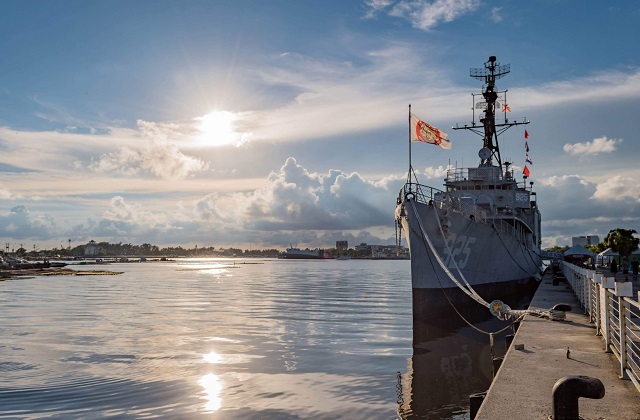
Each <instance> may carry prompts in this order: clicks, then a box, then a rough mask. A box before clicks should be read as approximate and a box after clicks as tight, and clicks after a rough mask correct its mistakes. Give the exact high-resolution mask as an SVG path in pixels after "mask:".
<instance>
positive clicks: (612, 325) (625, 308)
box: [562, 262, 640, 393]
mask: <svg viewBox="0 0 640 420" xmlns="http://www.w3.org/2000/svg"><path fill="white" fill-rule="evenodd" d="M562 272H563V274H564V276H565V277H566V278H567V281H568V282H569V284H570V285H571V288H572V289H573V292H574V294H575V295H576V297H577V298H578V301H579V302H580V306H581V308H582V309H583V310H584V313H585V314H586V315H587V316H588V317H589V320H590V322H592V323H593V324H595V326H596V331H597V335H598V336H601V337H602V340H603V342H604V351H605V352H607V353H613V354H614V355H615V357H616V358H617V359H618V362H619V368H620V372H619V373H620V378H622V379H628V380H631V381H632V382H633V384H634V385H635V388H636V390H637V391H638V392H639V393H640V293H639V294H638V295H637V296H634V295H633V283H632V282H631V281H621V280H625V278H624V277H622V278H621V277H620V276H625V275H624V274H619V275H618V277H617V278H616V277H615V276H614V275H612V274H610V273H602V272H598V271H596V270H590V269H587V268H583V267H579V266H577V265H574V264H570V263H568V262H563V267H562Z"/></svg>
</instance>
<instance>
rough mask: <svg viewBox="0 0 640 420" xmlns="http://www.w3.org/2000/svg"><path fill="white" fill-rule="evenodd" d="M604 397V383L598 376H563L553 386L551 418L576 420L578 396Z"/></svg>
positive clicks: (577, 415)
mask: <svg viewBox="0 0 640 420" xmlns="http://www.w3.org/2000/svg"><path fill="white" fill-rule="evenodd" d="M581 397H582V398H593V399H600V398H602V397H604V384H603V383H602V381H601V380H600V379H598V378H590V377H588V376H565V377H564V378H560V379H558V381H557V382H556V383H555V385H554V386H553V416H552V417H551V418H552V419H553V420H578V419H580V410H579V409H578V398H581Z"/></svg>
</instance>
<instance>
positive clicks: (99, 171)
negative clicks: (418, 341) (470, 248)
mask: <svg viewBox="0 0 640 420" xmlns="http://www.w3.org/2000/svg"><path fill="white" fill-rule="evenodd" d="M638 39H640V3H638V2H636V1H615V0H613V1H609V2H601V1H595V0H588V1H580V2H578V1H569V0H531V1H527V2H522V1H517V0H497V1H488V0H352V1H337V0H336V1H332V0H300V1H284V0H270V1H261V0H260V1H258V0H256V1H250V0H237V1H217V0H209V1H196V0H189V1H183V0H178V1H168V0H137V1H128V0H127V1H119V0H112V1H94V2H87V1H70V0H61V1H55V2H52V1H44V0H39V1H33V0H24V1H3V2H0V57H2V59H1V60H0V242H2V243H3V244H5V246H7V244H8V246H9V247H10V248H12V249H17V248H18V247H20V246H23V247H24V248H26V249H27V250H32V249H51V248H56V247H58V248H62V247H64V248H66V247H67V246H68V245H69V244H71V246H76V245H81V244H84V243H87V242H88V241H90V240H95V241H97V242H102V241H107V242H112V243H119V242H121V243H131V244H143V243H151V244H155V245H160V246H186V247H192V246H194V245H197V246H199V247H202V246H213V247H217V248H220V247H222V248H225V247H230V246H238V247H241V248H244V249H248V248H254V249H255V248H279V249H284V248H285V247H288V246H289V245H290V244H292V245H294V246H299V247H307V246H308V247H312V248H314V247H330V246H334V245H335V241H337V240H347V241H348V242H349V245H350V246H354V245H356V244H359V243H361V242H366V243H369V244H393V243H394V241H395V229H394V209H395V204H396V197H397V195H398V192H399V191H400V189H401V187H402V185H403V183H404V181H405V180H406V173H407V169H408V166H409V142H408V133H409V131H408V118H407V117H408V106H409V104H410V105H411V110H412V112H413V113H414V114H415V115H417V116H418V117H419V118H421V119H423V120H425V121H427V122H429V123H430V124H432V125H435V126H437V127H438V128H440V129H442V130H443V131H445V132H447V133H448V135H449V139H450V140H451V142H452V149H451V150H443V149H440V148H438V147H436V146H433V145H428V144H415V143H414V144H413V145H412V165H413V167H414V169H415V171H416V173H417V176H418V180H419V181H420V182H421V183H422V184H426V185H430V186H433V187H436V188H442V184H443V179H444V177H445V174H446V169H447V167H456V166H457V167H473V166H476V165H477V164H478V160H479V159H478V155H477V153H478V150H479V149H480V148H481V147H482V138H481V137H478V136H477V135H475V134H473V133H470V132H466V131H464V130H456V131H454V130H452V129H451V127H453V126H455V125H456V124H468V123H469V122H471V120H472V112H471V108H472V105H473V102H472V96H471V93H480V91H481V88H482V83H481V82H479V81H477V80H475V79H473V78H471V77H469V69H470V68H476V67H483V65H484V63H485V62H486V61H487V60H488V58H489V56H496V57H497V60H498V62H499V63H500V64H510V66H511V67H510V68H511V73H509V74H508V75H506V76H505V77H503V78H501V79H500V80H498V83H497V87H498V89H501V90H504V89H507V90H508V93H507V95H508V97H507V99H508V105H509V107H510V109H511V112H510V113H509V114H508V115H507V117H508V118H509V119H510V120H512V121H520V120H522V121H524V120H525V119H526V120H529V121H530V124H529V125H527V126H526V130H527V132H528V134H529V138H528V139H527V142H528V145H529V148H530V151H529V154H528V155H529V158H530V159H531V161H532V162H533V163H532V164H527V166H528V168H529V170H530V172H531V176H530V179H529V180H528V181H532V182H534V186H533V190H534V191H536V193H537V197H538V204H539V206H540V209H541V213H542V218H543V223H542V235H543V247H544V248H546V247H551V246H554V245H560V246H563V245H571V238H572V237H573V236H581V235H598V236H600V239H603V238H604V236H605V235H606V234H607V232H608V231H609V230H611V229H615V228H625V229H636V230H640V182H638V179H640V169H639V168H638V162H639V158H640V152H639V150H638V147H637V144H638V134H637V133H638V124H637V121H638V118H639V117H640V47H639V46H638V42H637V41H638ZM505 115H506V114H505ZM476 118H477V116H476ZM524 141H525V140H524V128H523V127H522V126H518V127H513V128H511V129H510V130H508V131H507V132H505V133H504V134H503V135H502V136H501V138H500V142H501V143H500V145H501V151H502V156H503V158H506V159H508V160H510V161H511V162H513V167H514V169H515V171H516V173H521V171H522V169H523V167H524V166H525V157H526V156H525V150H524Z"/></svg>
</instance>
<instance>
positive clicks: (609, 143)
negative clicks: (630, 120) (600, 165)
mask: <svg viewBox="0 0 640 420" xmlns="http://www.w3.org/2000/svg"><path fill="white" fill-rule="evenodd" d="M620 143H622V139H608V138H607V137H606V136H603V137H598V138H596V139H593V141H586V142H584V143H575V144H565V145H564V146H563V150H564V151H565V152H566V153H568V154H570V155H578V156H593V155H597V154H601V153H611V152H614V151H615V150H616V145H618V144H620Z"/></svg>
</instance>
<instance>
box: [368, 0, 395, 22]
mask: <svg viewBox="0 0 640 420" xmlns="http://www.w3.org/2000/svg"><path fill="white" fill-rule="evenodd" d="M391 4H393V0H365V2H364V5H365V8H367V11H366V13H365V15H364V18H365V19H371V18H374V17H375V16H376V14H377V13H378V12H379V11H381V10H384V9H386V8H387V7H389V6H390V5H391Z"/></svg>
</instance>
